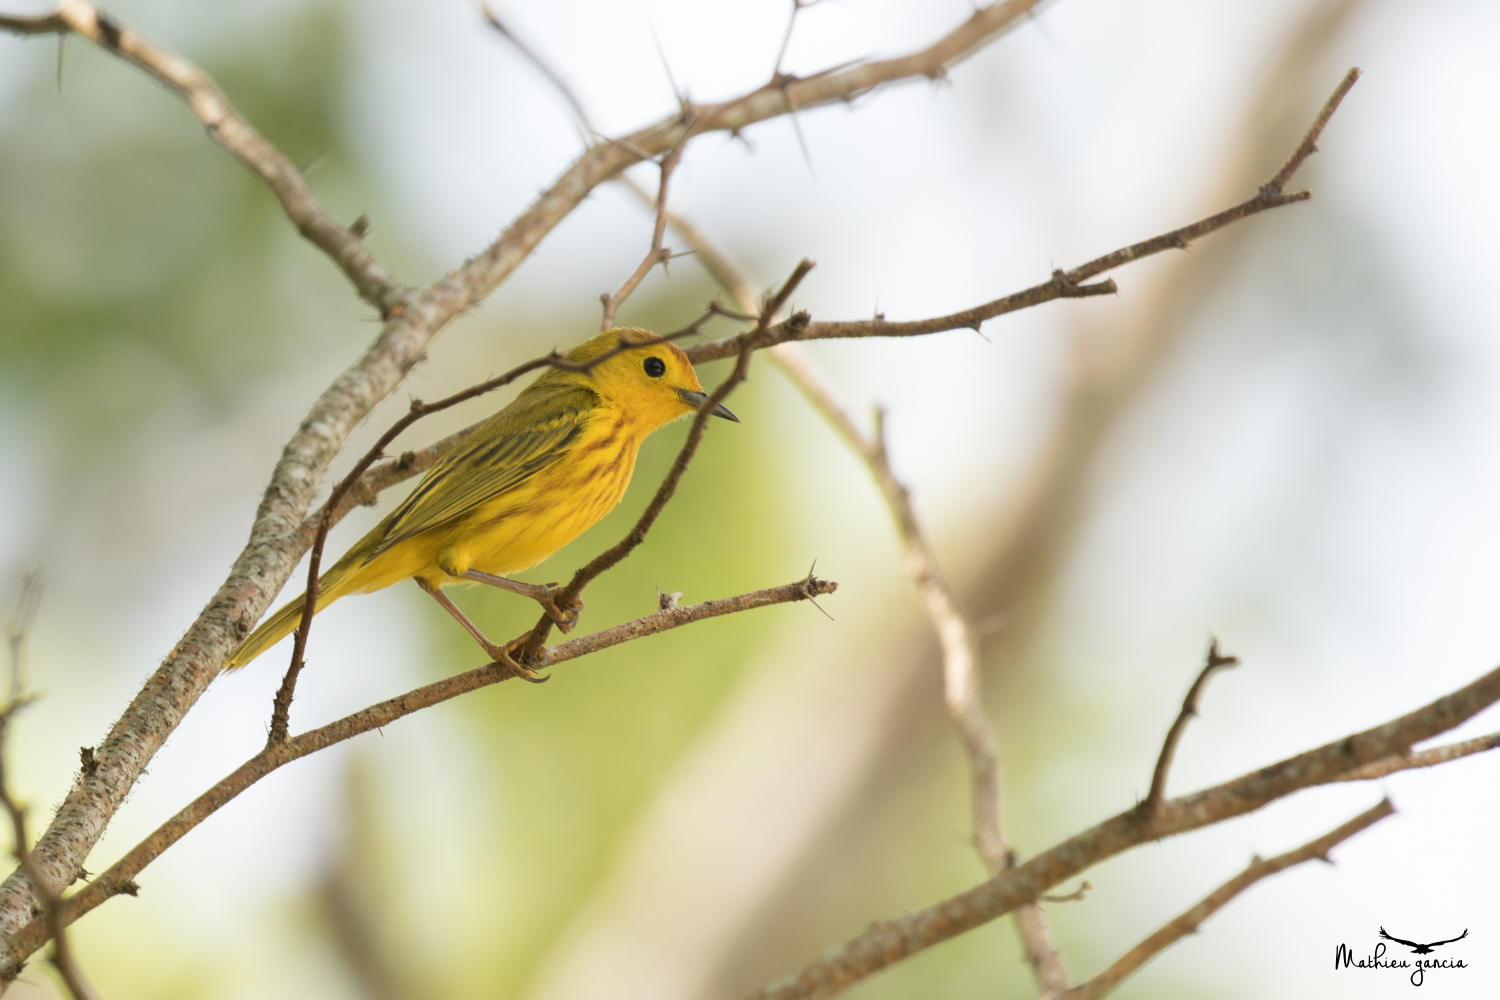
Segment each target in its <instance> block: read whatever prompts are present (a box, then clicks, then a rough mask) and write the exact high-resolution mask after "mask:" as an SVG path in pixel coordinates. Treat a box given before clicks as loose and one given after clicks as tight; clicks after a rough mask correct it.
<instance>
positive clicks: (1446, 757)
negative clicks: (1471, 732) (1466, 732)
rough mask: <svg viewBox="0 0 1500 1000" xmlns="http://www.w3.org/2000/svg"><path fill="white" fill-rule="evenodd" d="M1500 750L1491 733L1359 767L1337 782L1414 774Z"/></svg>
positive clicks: (1499, 735) (1498, 736)
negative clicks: (1477, 754) (1415, 771)
mask: <svg viewBox="0 0 1500 1000" xmlns="http://www.w3.org/2000/svg"><path fill="white" fill-rule="evenodd" d="M1496 747H1500V733H1490V734H1489V735H1488V736H1476V737H1474V738H1473V739H1472V740H1461V741H1460V742H1458V743H1449V744H1448V745H1446V746H1440V747H1433V748H1431V749H1430V750H1413V751H1409V752H1407V753H1404V754H1396V755H1394V756H1391V757H1386V758H1385V759H1383V760H1377V761H1371V762H1370V763H1368V764H1366V765H1365V766H1364V767H1357V768H1355V769H1354V770H1352V771H1350V772H1348V773H1347V774H1341V775H1339V776H1338V777H1337V778H1335V779H1333V780H1334V781H1369V780H1371V779H1373V778H1384V777H1385V776H1386V775H1388V774H1395V773H1396V772H1398V771H1411V770H1415V769H1416V768H1421V767H1432V766H1434V765H1436V764H1446V763H1448V762H1449V761H1450V760H1458V759H1460V758H1462V757H1468V756H1470V755H1471V754H1476V753H1483V752H1484V751H1486V750H1493V749H1495V748H1496Z"/></svg>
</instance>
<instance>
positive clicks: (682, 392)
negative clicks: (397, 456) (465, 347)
mask: <svg viewBox="0 0 1500 1000" xmlns="http://www.w3.org/2000/svg"><path fill="white" fill-rule="evenodd" d="M611 352H617V353H613V354H612V353H611ZM564 360H566V361H567V362H569V363H570V367H552V368H549V369H547V370H546V371H544V372H543V373H542V374H541V375H539V376H538V377H537V378H536V380H535V381H533V382H532V383H531V384H530V385H529V386H527V387H526V388H525V389H524V390H522V391H521V392H520V393H519V394H518V395H517V396H516V398H515V399H514V400H512V401H511V403H510V404H509V405H507V406H505V407H504V408H503V409H501V410H500V411H499V412H497V413H495V414H494V415H493V416H491V417H490V418H489V419H488V420H486V421H484V422H483V423H482V424H480V425H479V426H478V427H476V428H475V429H474V432H473V433H472V434H470V435H468V436H467V437H465V438H464V439H463V440H462V441H460V442H459V443H458V444H457V445H456V446H455V447H454V448H453V449H452V450H451V451H449V452H448V454H446V455H445V456H443V458H441V459H439V460H438V462H437V463H436V464H435V465H433V467H432V468H431V469H429V470H428V471H427V474H426V475H425V476H423V477H422V479H421V480H420V481H419V482H418V483H417V485H416V487H415V488H414V489H413V490H412V491H411V493H410V495H408V496H407V497H406V499H405V500H403V501H402V502H401V503H400V504H398V505H397V506H396V508H395V509H394V510H392V511H391V512H390V513H389V514H387V515H386V516H385V518H384V519H383V520H381V522H380V523H379V524H377V525H376V526H375V527H374V528H372V529H371V530H370V531H369V533H368V534H366V535H365V536H364V537H363V538H361V539H360V540H359V541H358V542H356V543H355V544H354V546H353V547H352V548H350V549H349V551H348V552H346V553H345V554H344V556H343V558H341V559H340V560H339V561H338V562H336V563H334V565H333V566H331V567H330V568H329V569H328V570H327V571H326V572H324V573H323V574H322V575H321V576H320V577H319V579H318V598H317V605H316V607H315V608H314V611H313V613H314V614H317V613H318V612H319V611H322V610H323V609H324V608H326V607H328V605H330V604H332V603H333V602H334V601H337V600H338V599H339V598H341V597H344V596H345V595H348V594H356V593H370V592H371V591H376V590H381V589H383V588H385V587H389V586H391V585H392V584H395V583H399V582H401V581H402V580H406V579H413V580H415V581H416V583H417V585H418V586H419V587H421V588H422V590H424V591H425V592H426V593H428V594H429V595H431V596H432V598H433V599H434V600H436V601H437V602H438V603H439V604H440V605H442V606H443V609H444V610H446V611H447V612H448V614H450V615H452V616H453V618H454V619H455V620H457V621H458V623H459V624H460V625H462V626H463V627H464V629H465V630H466V631H467V632H468V633H469V634H470V635H471V636H473V638H474V640H475V641H476V642H478V643H479V645H480V647H481V648H483V649H484V651H485V652H486V653H487V654H489V656H490V657H491V659H493V660H495V661H498V662H502V663H505V664H506V665H507V666H510V667H511V668H512V669H514V670H515V671H516V672H517V673H519V674H520V675H521V676H523V677H525V678H526V679H527V680H532V681H538V680H542V679H545V678H541V677H539V676H538V675H537V674H536V673H535V672H534V671H532V670H530V669H529V668H526V667H523V666H521V665H520V664H518V663H516V662H515V660H513V659H512V658H511V656H510V654H511V653H512V652H514V651H515V649H516V648H517V647H518V646H519V644H520V643H521V642H523V641H524V639H525V637H522V638H521V639H516V640H512V641H511V642H510V643H507V644H503V645H502V644H498V643H495V642H492V641H490V639H489V638H488V637H486V636H485V634H484V633H483V632H481V631H480V629H479V627H478V626H476V625H475V624H474V623H473V622H472V621H470V620H469V618H468V617H467V616H466V615H465V614H464V613H463V612H462V611H461V610H459V608H458V606H457V605H456V604H454V603H453V601H452V600H450V599H449V598H448V596H447V595H446V594H444V593H443V588H444V587H446V586H449V585H451V584H456V583H484V584H489V585H490V586H494V587H499V588H501V589H504V590H509V591H512V592H513V593H517V594H521V595H523V596H526V597H530V598H531V599H533V600H535V601H537V602H538V603H539V604H541V606H542V608H543V610H544V611H545V612H546V614H547V615H548V616H549V617H550V618H551V619H552V620H553V621H555V622H557V623H558V625H559V627H560V628H561V629H562V630H563V631H565V632H566V631H568V630H569V629H571V628H572V626H573V625H574V624H575V623H576V622H577V620H578V616H579V614H580V613H581V611H582V610H583V602H582V601H581V600H579V599H575V600H574V602H573V603H572V604H571V605H569V606H568V607H566V608H561V607H558V604H557V600H556V595H557V587H556V585H555V584H553V585H539V584H532V583H523V582H521V581H518V580H510V579H507V578H506V576H507V574H510V573H516V572H520V571H521V570H524V569H529V568H530V567H532V566H535V565H536V564H537V563H539V562H541V561H542V560H543V559H545V558H547V557H548V556H550V555H551V554H552V553H554V552H556V551H557V550H558V549H560V548H562V547H563V546H564V545H566V544H568V543H569V542H571V541H572V540H573V539H575V538H577V537H578V536H579V535H581V534H582V533H583V532H584V531H585V530H587V529H588V528H589V527H591V526H592V525H593V524H595V523H596V522H597V521H598V520H599V519H600V518H602V517H603V516H604V515H605V514H607V513H609V511H610V510H612V509H613V508H614V506H615V505H616V504H617V503H619V502H620V499H621V498H622V497H623V496H624V495H625V488H626V487H627V486H628V485H629V484H630V477H631V473H632V472H633V471H634V469H635V460H636V455H637V453H638V452H639V451H640V447H641V442H643V441H644V440H645V439H646V438H647V437H648V436H649V435H650V434H651V432H653V431H655V430H656V429H658V428H660V427H662V426H664V425H666V424H669V423H671V422H672V421H674V420H677V419H679V418H681V417H685V416H687V415H689V414H691V413H694V412H696V411H697V410H698V408H699V407H701V406H702V405H703V404H704V402H706V401H707V399H708V394H707V393H705V392H704V391H703V386H702V384H700V383H699V381H698V375H697V373H696V372H695V371H694V370H693V364H692V362H691V361H689V360H688V356H687V355H686V354H685V353H683V351H682V349H681V348H679V347H678V346H677V345H675V344H673V343H671V342H670V341H667V340H663V339H662V338H660V337H658V336H657V335H656V334H654V333H651V332H650V331H648V330H643V329H639V328H636V327H618V328H614V329H610V330H605V331H604V332H602V333H600V334H599V335H597V336H595V337H593V338H591V339H590V340H588V341H585V342H584V343H583V344H580V345H579V346H578V347H575V348H574V349H573V350H571V351H569V352H568V353H567V354H566V355H564ZM588 362H594V364H592V365H591V366H589V367H587V368H584V369H582V370H579V369H577V368H574V367H571V366H577V365H584V364H586V363H588ZM710 412H711V413H712V414H713V415H714V416H716V417H723V418H725V419H727V420H732V421H734V422H735V423H739V417H737V416H735V415H734V414H733V413H732V412H731V411H730V410H729V408H728V407H726V406H724V405H723V404H722V403H720V404H718V405H717V406H716V407H715V408H714V409H713V410H711V411H710ZM305 597H306V595H305V594H304V595H302V596H299V597H297V598H296V599H294V600H292V601H290V602H288V603H287V604H286V605H285V606H283V607H282V608H281V609H280V610H278V611H277V612H276V613H275V614H274V615H272V616H271V617H270V618H268V619H266V620H265V621H264V622H262V623H261V625H260V627H259V628H257V629H256V630H255V631H254V632H252V633H250V635H249V636H247V637H246V638H245V640H244V641H243V642H241V643H240V644H239V646H237V647H236V648H235V649H234V651H233V652H232V653H231V654H230V655H229V658H228V659H227V660H226V661H225V663H224V668H223V669H224V670H234V669H238V668H240V667H243V666H245V665H246V664H247V663H249V662H250V661H251V660H254V659H255V658H256V657H257V656H259V655H260V654H261V653H263V652H265V651H266V650H267V649H268V648H270V647H271V646H272V645H273V644H275V643H276V642H277V641H278V640H280V639H281V638H283V637H284V636H286V635H287V634H288V633H290V632H291V631H292V630H293V629H295V628H297V627H298V626H299V625H301V623H302V613H303V610H304V605H305Z"/></svg>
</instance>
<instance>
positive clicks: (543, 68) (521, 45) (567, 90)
mask: <svg viewBox="0 0 1500 1000" xmlns="http://www.w3.org/2000/svg"><path fill="white" fill-rule="evenodd" d="M479 13H480V14H482V15H483V16H484V19H485V20H486V21H487V22H489V25H490V27H492V28H494V29H495V31H496V32H498V33H499V34H500V36H501V37H502V38H504V39H505V40H506V41H507V42H510V44H512V45H514V46H515V48H516V51H517V52H519V53H521V56H522V58H524V59H525V60H526V61H527V62H529V63H531V65H532V66H533V67H534V68H535V69H536V70H537V72H539V73H541V74H542V77H543V78H544V79H545V80H546V81H547V82H548V83H550V84H552V86H553V87H555V88H556V89H557V92H558V93H559V94H561V95H562V96H563V100H565V101H567V102H568V106H569V107H570V108H572V109H573V114H574V115H576V116H577V117H578V121H579V122H580V123H581V124H582V125H583V126H584V128H587V129H588V130H589V131H590V132H592V131H593V126H592V125H591V124H590V122H589V113H588V112H587V111H585V110H584V109H583V102H582V101H580V100H579V99H578V95H577V94H575V93H573V88H572V87H569V86H568V82H567V81H566V80H565V79H563V75H562V74H561V73H559V72H557V71H556V70H554V69H553V68H552V66H551V64H549V63H548V62H547V61H546V60H545V59H543V58H542V57H541V56H540V55H539V54H538V53H537V51H536V50H535V49H533V48H532V47H531V46H530V45H527V44H526V43H525V42H523V41H522V40H521V37H520V36H519V35H517V34H516V33H515V31H513V30H512V29H511V27H510V26H509V25H508V24H506V23H505V22H504V21H502V20H500V15H498V14H496V13H495V11H494V8H492V7H491V6H490V5H489V4H487V3H481V4H480V5H479Z"/></svg>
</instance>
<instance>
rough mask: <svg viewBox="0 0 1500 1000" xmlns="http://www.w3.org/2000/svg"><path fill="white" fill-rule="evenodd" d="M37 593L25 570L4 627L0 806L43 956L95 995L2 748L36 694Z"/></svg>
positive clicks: (87, 996) (76, 999)
mask: <svg viewBox="0 0 1500 1000" xmlns="http://www.w3.org/2000/svg"><path fill="white" fill-rule="evenodd" d="M41 597H42V588H41V579H40V576H39V574H37V573H36V572H35V571H32V572H30V573H27V574H26V576H25V578H24V579H23V580H22V582H21V597H20V600H19V601H18V602H17V604H16V612H15V614H14V615H13V616H12V617H11V619H10V622H9V625H8V627H7V630H6V633H7V634H6V638H7V639H8V640H9V643H8V644H9V646H10V697H9V698H8V699H6V702H5V704H4V705H3V706H0V806H3V807H4V809H5V811H6V813H7V814H8V815H9V817H10V828H11V836H12V837H13V838H14V841H15V844H14V847H13V848H12V851H13V854H14V855H15V859H16V864H17V866H18V868H19V869H20V871H21V872H22V874H24V875H25V876H26V878H27V880H28V881H30V883H31V885H32V886H33V887H34V888H35V890H36V893H37V896H38V897H39V898H40V902H41V919H40V921H39V922H40V923H41V924H42V926H44V927H46V928H47V932H48V934H49V935H50V936H51V938H52V954H51V955H49V956H48V960H49V961H50V962H51V963H52V967H53V968H54V969H56V970H57V974H58V977H59V978H61V979H62V981H63V986H64V987H65V988H66V989H67V991H68V995H69V996H71V997H73V1000H96V997H97V996H98V994H96V993H95V992H94V990H93V987H91V986H90V985H89V983H88V980H86V979H85V978H84V977H83V971H82V970H81V969H79V968H78V960H77V956H76V955H74V954H73V946H72V941H71V939H70V938H69V937H68V934H67V931H66V930H65V928H66V927H67V924H66V923H65V922H64V919H63V912H62V908H63V900H62V893H61V892H60V891H59V890H58V889H56V888H54V887H53V886H52V885H50V884H49V883H48V882H47V879H46V875H45V874H44V873H43V872H42V871H41V870H40V868H38V867H37V865H36V864H35V863H34V862H33V860H32V856H31V851H30V850H28V849H27V846H26V845H27V844H28V843H30V840H29V839H28V838H27V836H26V808H25V807H24V806H22V805H21V804H20V803H19V802H17V801H16V800H15V799H14V798H13V797H12V796H11V794H10V759H9V755H8V754H7V753H6V747H7V744H8V738H9V736H10V723H11V721H12V720H13V719H14V718H15V717H16V716H17V715H19V714H20V712H21V710H22V709H24V708H25V707H26V706H27V705H30V704H31V703H32V702H33V701H35V700H36V698H35V696H34V695H29V694H26V693H25V690H24V689H25V686H26V684H25V676H26V672H25V664H26V659H25V657H26V640H27V637H28V636H29V635H30V632H31V626H32V623H33V622H34V621H35V620H36V612H37V608H38V606H39V605H40V603H41Z"/></svg>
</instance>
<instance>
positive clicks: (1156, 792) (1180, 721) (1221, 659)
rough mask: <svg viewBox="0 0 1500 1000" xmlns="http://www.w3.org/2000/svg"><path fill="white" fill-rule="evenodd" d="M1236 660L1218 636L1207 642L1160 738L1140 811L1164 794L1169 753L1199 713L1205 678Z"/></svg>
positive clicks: (1147, 809) (1148, 811)
mask: <svg viewBox="0 0 1500 1000" xmlns="http://www.w3.org/2000/svg"><path fill="white" fill-rule="evenodd" d="M1239 662H1240V658H1239V657H1238V656H1225V655H1224V654H1223V653H1221V652H1219V640H1218V639H1213V640H1211V641H1210V642H1209V644H1208V654H1207V655H1206V656H1205V657H1204V664H1203V670H1202V671H1200V672H1199V674H1198V679H1197V680H1195V681H1193V686H1192V687H1190V688H1188V693H1187V697H1185V698H1183V699H1182V711H1180V712H1178V713H1177V718H1176V719H1174V720H1173V722H1172V727H1171V728H1170V729H1168V730H1167V738H1166V739H1165V740H1164V741H1163V742H1162V747H1161V756H1159V757H1157V759H1156V770H1155V771H1153V772H1152V774H1151V791H1150V793H1149V794H1147V796H1146V798H1145V801H1143V802H1142V803H1141V804H1140V809H1141V811H1142V812H1143V813H1146V814H1147V815H1150V814H1151V813H1154V812H1156V811H1157V810H1158V809H1160V808H1161V804H1162V801H1163V800H1164V799H1165V798H1166V795H1167V772H1168V771H1170V770H1171V769H1172V757H1173V756H1174V755H1175V754H1176V753H1177V741H1178V740H1180V739H1182V731H1183V730H1184V729H1186V728H1187V724H1188V720H1189V719H1191V718H1193V717H1194V716H1195V715H1197V714H1198V701H1199V699H1201V698H1202V697H1203V689H1204V688H1205V687H1207V686H1208V678H1209V677H1210V676H1212V674H1213V672H1214V671H1215V670H1218V669H1220V668H1222V667H1232V666H1235V665H1236V664H1237V663H1239Z"/></svg>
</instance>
